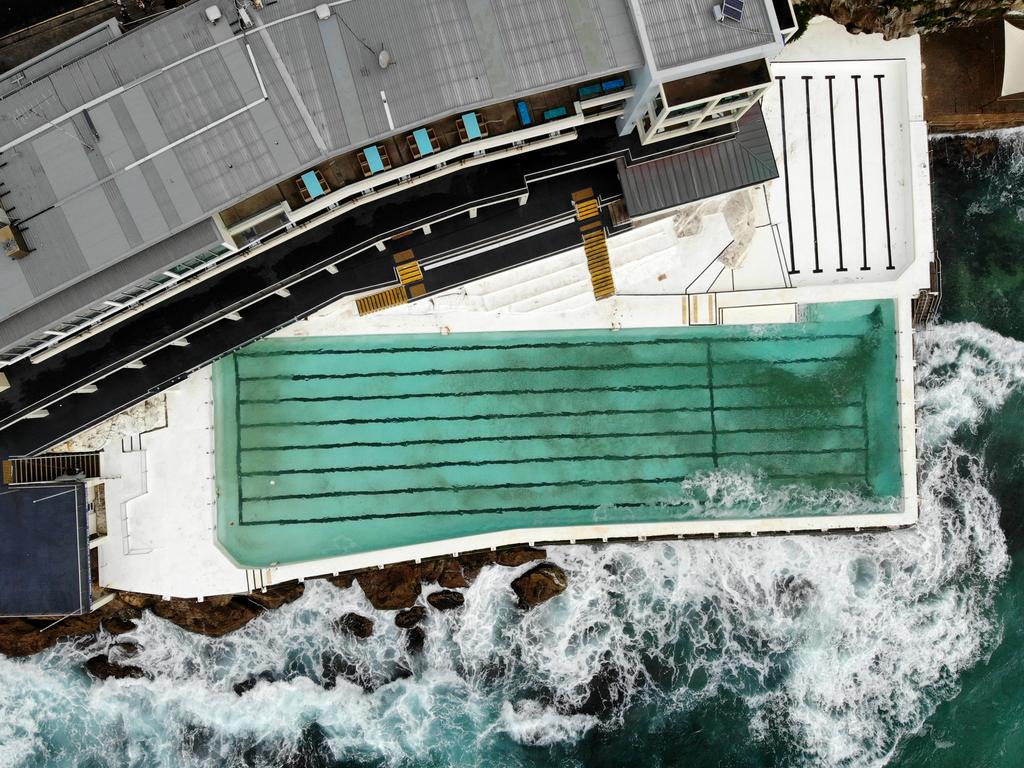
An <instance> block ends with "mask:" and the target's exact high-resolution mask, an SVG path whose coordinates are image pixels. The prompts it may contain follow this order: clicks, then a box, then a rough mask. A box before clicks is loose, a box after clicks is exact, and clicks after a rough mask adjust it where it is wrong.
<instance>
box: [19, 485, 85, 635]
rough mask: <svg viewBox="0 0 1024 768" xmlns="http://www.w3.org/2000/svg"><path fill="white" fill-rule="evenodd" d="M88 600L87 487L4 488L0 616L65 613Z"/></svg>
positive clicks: (75, 610) (78, 609) (79, 608)
mask: <svg viewBox="0 0 1024 768" xmlns="http://www.w3.org/2000/svg"><path fill="white" fill-rule="evenodd" d="M90 604H91V603H90V578H89V535H88V527H87V516H86V502H85V486H84V485H83V484H82V483H64V484H58V485H32V486H22V487H4V486H0V616H66V615H68V614H73V613H85V612H86V611H88V610H89V606H90Z"/></svg>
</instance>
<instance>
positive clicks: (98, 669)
mask: <svg viewBox="0 0 1024 768" xmlns="http://www.w3.org/2000/svg"><path fill="white" fill-rule="evenodd" d="M85 669H86V671H87V672H88V673H89V674H90V675H92V676H93V677H95V678H96V679H97V680H107V679H109V678H114V679H115V680H120V679H123V678H128V677H131V678H138V677H145V676H146V672H145V670H143V669H142V667H136V666H133V665H131V664H117V663H115V662H112V661H111V660H110V659H109V658H108V657H107V655H106V654H101V655H99V656H93V657H92V658H91V659H89V660H88V661H87V662H85Z"/></svg>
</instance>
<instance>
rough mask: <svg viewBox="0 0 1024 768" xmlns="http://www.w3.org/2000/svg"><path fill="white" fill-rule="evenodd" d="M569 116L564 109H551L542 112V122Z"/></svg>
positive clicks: (567, 111)
mask: <svg viewBox="0 0 1024 768" xmlns="http://www.w3.org/2000/svg"><path fill="white" fill-rule="evenodd" d="M567 114H569V110H567V109H566V108H565V107H552V108H551V109H549V110H546V111H545V112H544V120H545V121H548V120H557V119H558V118H560V117H565V116H566V115H567Z"/></svg>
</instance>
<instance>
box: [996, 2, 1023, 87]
mask: <svg viewBox="0 0 1024 768" xmlns="http://www.w3.org/2000/svg"><path fill="white" fill-rule="evenodd" d="M1003 37H1004V40H1005V42H1006V45H1005V46H1004V53H1003V92H1002V93H1001V94H1000V96H1009V95H1011V94H1014V93H1020V92H1021V91H1024V29H1020V28H1018V27H1015V26H1013V24H1011V23H1010V22H1008V21H1005V20H1004V21H1003Z"/></svg>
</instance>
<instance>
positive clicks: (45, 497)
mask: <svg viewBox="0 0 1024 768" xmlns="http://www.w3.org/2000/svg"><path fill="white" fill-rule="evenodd" d="M74 491H75V489H74V488H70V489H69V490H67V491H61V492H60V493H55V494H53V495H52V496H44V497H43V498H41V499H34V500H33V501H32V503H33V504H38V503H39V502H41V501H49V500H50V499H56V498H57V497H58V496H67V495H68V494H69V493H74ZM75 503H76V504H77V503H78V500H77V499H76V500H75Z"/></svg>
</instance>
